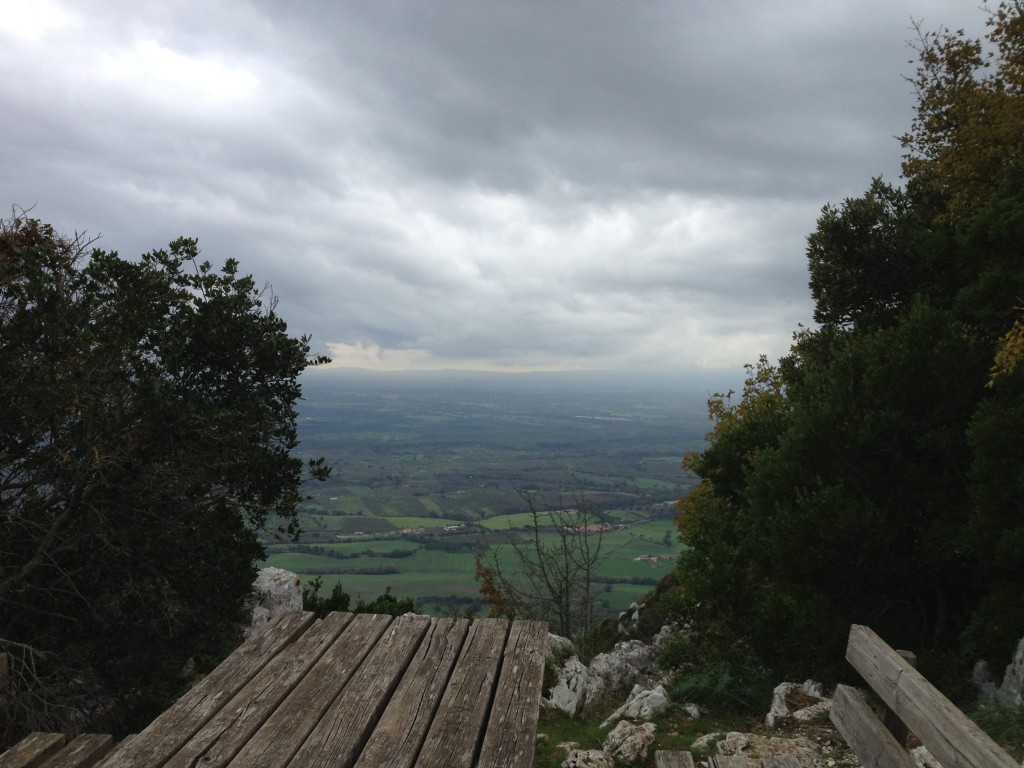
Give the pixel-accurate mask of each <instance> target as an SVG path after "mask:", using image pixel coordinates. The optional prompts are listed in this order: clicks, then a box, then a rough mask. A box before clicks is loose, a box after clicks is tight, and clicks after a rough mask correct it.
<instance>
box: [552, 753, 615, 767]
mask: <svg viewBox="0 0 1024 768" xmlns="http://www.w3.org/2000/svg"><path fill="white" fill-rule="evenodd" d="M562 768H615V761H614V760H612V758H611V757H609V756H608V755H606V754H605V753H604V752H602V751H601V750H600V749H573V750H571V751H570V752H569V756H568V757H567V758H565V760H563V761H562Z"/></svg>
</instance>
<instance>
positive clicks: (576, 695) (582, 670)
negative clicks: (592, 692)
mask: <svg viewBox="0 0 1024 768" xmlns="http://www.w3.org/2000/svg"><path fill="white" fill-rule="evenodd" d="M589 679H590V672H589V671H588V670H587V668H586V666H584V664H583V662H581V661H580V660H579V659H578V658H577V657H576V656H572V657H570V658H569V659H567V660H566V662H565V663H564V664H563V665H562V666H561V667H560V668H559V670H558V682H557V683H555V685H554V686H553V687H552V688H551V691H550V692H549V694H548V697H547V698H546V699H545V700H544V706H546V707H550V708H552V709H560V710H562V711H563V712H565V713H567V714H569V715H572V716H573V717H576V715H578V714H579V713H580V712H582V711H583V707H584V705H585V703H586V694H587V681H588V680H589Z"/></svg>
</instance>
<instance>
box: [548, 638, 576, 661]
mask: <svg viewBox="0 0 1024 768" xmlns="http://www.w3.org/2000/svg"><path fill="white" fill-rule="evenodd" d="M575 653H576V648H575V647H574V646H573V644H572V640H570V639H569V638H567V637H562V636H561V635H556V634H554V633H553V632H549V633H548V656H551V657H553V658H556V659H567V658H569V657H570V656H572V655H574V654H575Z"/></svg>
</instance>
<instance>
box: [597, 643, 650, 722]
mask: <svg viewBox="0 0 1024 768" xmlns="http://www.w3.org/2000/svg"><path fill="white" fill-rule="evenodd" d="M657 661H658V652H657V650H656V649H655V648H653V647H652V646H650V645H646V644H645V643H643V642H642V641H640V640H626V641H625V642H622V643H617V644H616V645H615V647H614V648H613V649H612V650H610V651H609V652H608V653H599V654H598V655H597V656H595V657H594V658H593V659H591V661H590V666H589V667H587V671H588V672H589V676H588V679H587V688H586V699H585V701H584V707H587V706H591V705H594V704H598V703H600V702H601V701H602V700H603V699H604V698H605V697H606V696H615V695H617V694H620V693H624V692H625V691H628V690H630V689H631V688H632V687H633V686H634V685H636V684H637V683H643V682H648V675H649V674H650V673H651V672H653V670H654V666H655V664H656V663H657Z"/></svg>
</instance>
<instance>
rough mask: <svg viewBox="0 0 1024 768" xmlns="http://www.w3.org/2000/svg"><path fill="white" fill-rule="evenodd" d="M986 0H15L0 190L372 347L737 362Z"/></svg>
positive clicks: (335, 338) (513, 359)
mask: <svg viewBox="0 0 1024 768" xmlns="http://www.w3.org/2000/svg"><path fill="white" fill-rule="evenodd" d="M979 6H980V2H971V0H967V1H966V2H965V0H906V1H901V0H804V1H803V2H795V1H794V2H782V1H781V0H780V1H779V2H775V1H774V0H773V1H772V2H765V1H764V0H759V1H757V2H754V1H753V0H747V1H744V2H736V1H730V0H676V1H675V2H666V1H663V0H633V1H632V2H627V1H626V0H614V1H612V0H586V1H585V0H543V1H542V0H503V2H497V1H496V0H458V1H454V0H415V1H414V0H404V1H403V2H392V1H390V0H358V1H356V0H344V1H343V0H293V2H287V3H282V2H269V1H266V2H264V1H263V0H252V1H249V2H246V1H244V0H202V1H201V2H199V1H198V0H196V1H193V0H167V2H160V3H156V2H153V3H148V2H139V0H125V1H124V2H120V1H117V0H0V74H2V77H0V105H2V106H0V158H2V165H0V204H2V205H3V206H4V207H5V210H4V211H2V213H3V215H4V216H7V215H9V214H10V210H11V206H12V205H18V206H23V207H25V208H28V207H29V206H35V208H34V209H33V211H32V215H33V216H36V217H37V218H41V219H43V220H44V221H48V222H50V223H52V224H53V225H54V226H55V227H56V228H57V229H58V230H60V231H62V232H65V233H72V232H75V231H79V232H83V231H84V232H88V233H89V234H90V235H102V239H101V240H100V242H99V245H100V246H101V247H103V248H106V249H109V250H116V251H118V252H120V253H121V254H122V255H123V256H133V257H134V256H137V255H138V254H140V253H142V252H144V251H147V250H151V249H154V248H159V247H163V246H165V245H166V244H167V243H168V242H169V241H170V240H172V239H174V238H175V237H177V236H179V235H188V236H194V237H197V238H198V239H199V244H200V247H201V248H202V249H203V254H204V256H205V257H206V258H208V259H209V260H211V261H212V262H214V263H215V264H219V263H222V262H223V261H224V259H226V258H228V257H234V258H237V259H238V260H239V261H240V262H241V265H242V269H243V270H244V271H245V272H250V273H252V274H253V275H254V277H255V278H256V280H257V281H258V282H259V283H261V284H262V283H264V282H268V283H270V284H272V285H273V289H274V292H275V293H276V294H277V295H278V297H279V302H280V303H279V305H278V309H279V311H280V312H281V314H283V316H284V317H285V318H286V319H287V320H288V323H289V329H290V330H291V331H292V332H293V333H294V334H296V335H298V334H300V333H311V334H312V335H313V345H314V348H315V350H316V351H317V352H327V353H329V354H332V355H333V357H334V358H335V361H336V362H337V363H339V364H343V365H354V366H360V367H370V368H378V369H405V368H465V369H497V370H532V369H579V368H583V369H609V368H611V369H631V370H636V369H645V368H660V369H668V368H673V369H694V368H703V369H727V370H729V369H737V368H740V367H741V366H742V365H743V364H744V363H746V362H753V361H755V360H756V359H757V357H758V355H759V354H762V353H764V354H768V355H769V356H770V357H772V358H776V357H778V356H779V355H781V354H784V353H785V351H786V350H787V349H788V346H789V342H790V338H791V334H792V332H793V331H794V330H795V329H796V328H797V326H798V324H799V323H804V324H808V323H809V322H810V318H811V302H810V296H809V292H808V288H807V273H806V260H805V238H806V236H807V235H808V234H809V233H810V232H811V231H812V230H813V229H814V225H815V220H816V218H817V216H818V214H819V212H820V209H821V207H822V206H823V205H824V204H826V203H828V202H836V203H837V202H840V201H842V199H844V198H845V197H850V196H856V195H859V194H861V193H862V192H863V191H864V190H865V189H866V188H867V186H868V184H869V182H870V180H871V178H872V177H873V176H877V175H882V176H884V177H885V178H887V179H889V180H891V181H894V182H895V181H898V176H899V163H900V155H901V151H902V150H901V148H900V146H899V142H898V141H897V140H896V138H895V137H896V136H898V135H899V134H901V133H903V132H904V131H905V130H906V129H907V128H908V127H909V124H910V119H911V116H912V110H913V104H914V95H913V91H912V88H911V86H910V85H909V84H908V83H907V82H906V80H905V77H906V76H908V75H910V74H911V73H912V72H913V65H912V64H910V63H909V60H910V59H912V58H913V56H914V52H913V50H911V49H910V48H908V46H907V41H908V40H910V39H912V38H913V32H912V30H911V20H912V19H914V20H919V21H922V22H923V27H924V28H925V29H929V30H931V29H936V28H938V27H939V26H948V27H950V28H953V29H956V28H960V27H965V28H967V29H968V30H969V31H970V32H971V33H972V34H973V35H974V36H980V35H982V34H983V32H984V20H985V14H984V12H983V11H982V10H979Z"/></svg>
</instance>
